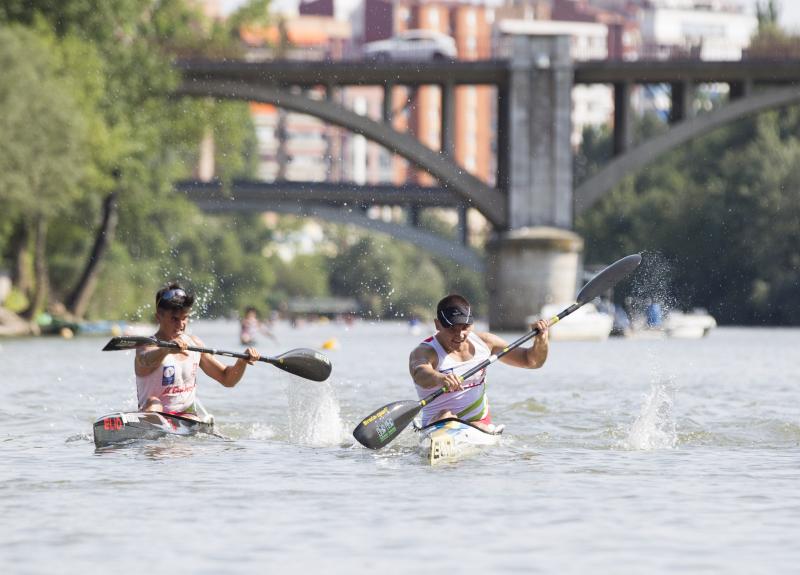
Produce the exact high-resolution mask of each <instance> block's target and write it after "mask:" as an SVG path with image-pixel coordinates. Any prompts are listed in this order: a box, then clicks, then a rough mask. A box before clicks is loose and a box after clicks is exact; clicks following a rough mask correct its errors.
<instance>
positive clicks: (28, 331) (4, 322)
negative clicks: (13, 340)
mask: <svg viewBox="0 0 800 575" xmlns="http://www.w3.org/2000/svg"><path fill="white" fill-rule="evenodd" d="M39 333H40V330H39V329H38V326H37V325H36V324H35V323H33V322H29V321H26V320H25V319H23V318H22V317H20V316H19V315H17V314H15V313H14V312H13V311H10V310H7V309H6V308H4V307H0V336H6V337H15V336H21V335H39Z"/></svg>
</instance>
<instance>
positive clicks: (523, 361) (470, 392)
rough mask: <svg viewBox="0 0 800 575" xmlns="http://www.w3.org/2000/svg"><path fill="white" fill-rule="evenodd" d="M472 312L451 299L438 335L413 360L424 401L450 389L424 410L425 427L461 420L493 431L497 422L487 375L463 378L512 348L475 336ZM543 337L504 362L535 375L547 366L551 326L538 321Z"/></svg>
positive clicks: (441, 309)
mask: <svg viewBox="0 0 800 575" xmlns="http://www.w3.org/2000/svg"><path fill="white" fill-rule="evenodd" d="M473 321H474V320H473V316H472V310H471V306H470V304H469V302H468V301H467V299H466V298H465V297H464V296H461V295H459V294H450V295H448V296H447V297H445V298H443V299H442V300H441V301H440V302H439V303H438V305H437V306H436V319H434V320H433V323H434V325H435V326H436V329H437V331H436V333H435V334H434V335H433V336H431V337H429V338H428V339H426V340H425V341H423V342H422V343H420V344H419V345H418V346H417V347H416V349H414V351H412V352H411V357H410V358H409V371H410V372H411V377H412V378H413V379H414V383H415V384H416V388H417V394H418V395H419V397H420V399H422V398H423V397H425V396H427V395H429V394H430V393H431V392H433V391H435V390H437V389H439V388H441V387H445V388H446V389H447V392H446V393H444V394H443V395H441V396H439V397H438V398H436V399H435V400H434V401H432V402H431V403H429V404H427V405H426V406H425V407H423V408H422V425H423V426H425V425H428V424H430V423H433V422H435V421H438V420H440V419H445V418H448V417H457V418H459V419H462V420H464V421H469V422H470V423H472V424H473V425H475V426H476V427H480V428H481V429H484V430H487V431H492V430H493V426H492V416H491V413H490V412H489V401H488V398H487V397H486V383H485V377H486V370H485V369H484V370H481V371H480V372H478V373H476V374H475V375H473V376H472V377H470V378H469V379H467V380H466V381H461V380H460V379H459V376H460V375H461V374H463V373H466V372H467V371H468V370H469V369H471V368H472V367H474V366H476V365H478V364H479V363H480V362H482V361H483V360H485V359H486V358H488V357H489V356H490V355H492V354H497V353H499V352H501V351H502V350H503V349H504V348H505V347H507V346H508V343H507V342H506V341H505V340H503V338H501V337H498V336H496V335H494V334H492V333H488V332H480V333H479V332H473V331H472V323H473ZM534 327H537V328H539V330H540V331H539V334H538V335H536V336H535V337H534V338H533V345H532V346H531V347H528V348H522V347H518V348H516V349H513V350H511V351H510V352H508V353H507V354H506V355H504V356H503V357H501V358H500V361H502V362H503V363H506V364H508V365H513V366H515V367H524V368H528V369H535V368H539V367H542V365H544V362H545V361H546V360H547V352H548V332H547V328H548V324H547V320H539V321H538V322H536V324H535V326H534Z"/></svg>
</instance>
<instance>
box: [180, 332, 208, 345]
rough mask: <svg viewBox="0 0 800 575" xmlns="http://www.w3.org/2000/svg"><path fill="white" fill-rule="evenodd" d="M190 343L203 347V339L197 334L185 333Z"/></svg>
mask: <svg viewBox="0 0 800 575" xmlns="http://www.w3.org/2000/svg"><path fill="white" fill-rule="evenodd" d="M184 335H185V337H186V339H187V340H188V342H189V344H190V345H194V346H197V347H203V340H202V339H200V338H199V337H197V336H196V335H190V334H188V333H187V334H184Z"/></svg>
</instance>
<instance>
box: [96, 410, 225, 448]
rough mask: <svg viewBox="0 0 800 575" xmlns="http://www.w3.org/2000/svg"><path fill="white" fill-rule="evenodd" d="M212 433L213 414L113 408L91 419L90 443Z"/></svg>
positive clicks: (101, 444) (98, 445)
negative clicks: (92, 423) (118, 409)
mask: <svg viewBox="0 0 800 575" xmlns="http://www.w3.org/2000/svg"><path fill="white" fill-rule="evenodd" d="M197 433H209V434H211V433H214V417H213V416H212V415H208V414H206V415H205V417H204V418H203V419H199V418H196V417H191V416H187V415H176V414H174V413H161V412H158V411H147V412H117V413H109V414H108V415H104V416H103V417H101V418H99V419H98V420H97V421H95V422H94V444H95V446H96V447H108V446H110V445H116V444H120V443H126V442H130V441H134V440H137V439H159V438H161V437H165V436H167V435H195V434H197Z"/></svg>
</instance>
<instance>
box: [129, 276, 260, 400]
mask: <svg viewBox="0 0 800 575" xmlns="http://www.w3.org/2000/svg"><path fill="white" fill-rule="evenodd" d="M192 304H194V296H193V295H192V294H190V293H187V292H186V290H184V289H183V288H182V287H181V286H180V285H179V284H177V283H174V282H173V283H170V284H168V285H166V286H164V287H163V288H161V289H160V290H158V293H156V321H157V322H158V331H157V332H156V333H155V337H156V338H157V339H160V340H165V341H172V342H175V343H177V344H178V346H179V349H169V348H163V347H155V346H143V347H139V348H137V349H136V359H135V362H134V370H135V372H136V391H137V395H138V399H139V409H140V410H141V411H161V412H168V413H179V414H193V413H196V411H197V409H196V404H197V400H196V388H197V368H198V367H199V368H200V369H201V370H203V372H204V373H205V374H206V375H208V376H209V377H211V378H213V379H216V380H217V381H218V382H220V383H221V384H222V385H224V386H225V387H233V386H234V385H236V384H237V383H239V380H241V379H242V376H243V375H244V371H245V368H246V367H247V365H248V364H250V365H252V364H253V363H255V362H256V361H257V360H258V358H259V354H258V352H257V351H256V350H255V348H252V347H249V348H247V350H246V351H245V353H246V354H247V355H249V356H250V359H249V360H245V359H237V360H236V363H235V364H233V365H225V364H223V363H222V362H220V361H219V360H218V359H217V358H216V357H214V356H213V355H211V354H208V353H199V352H196V351H188V350H187V349H186V348H187V347H188V346H190V345H193V346H196V347H203V342H202V341H200V339H199V338H197V337H195V336H191V335H188V334H186V333H185V332H186V327H187V326H188V324H189V313H190V312H191V309H192Z"/></svg>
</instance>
